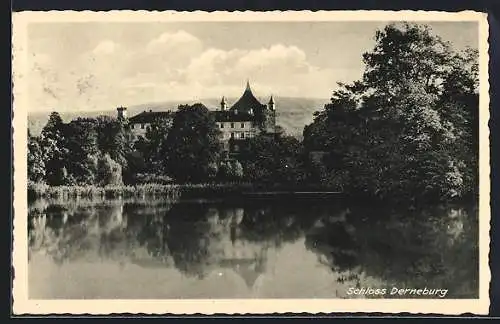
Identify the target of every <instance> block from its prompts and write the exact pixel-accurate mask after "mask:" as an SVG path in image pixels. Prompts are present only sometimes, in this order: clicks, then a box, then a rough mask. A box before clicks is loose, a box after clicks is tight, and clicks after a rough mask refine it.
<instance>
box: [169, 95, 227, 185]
mask: <svg viewBox="0 0 500 324" xmlns="http://www.w3.org/2000/svg"><path fill="white" fill-rule="evenodd" d="M219 133H220V131H219V130H218V128H217V125H216V123H215V120H214V118H213V116H212V115H211V114H210V112H209V110H208V109H207V108H206V107H205V106H203V105H202V104H194V105H192V106H188V105H185V106H180V107H179V110H178V112H177V113H176V115H175V117H174V119H173V122H172V128H171V129H170V131H169V132H168V135H167V139H166V141H165V142H164V145H163V147H162V150H163V152H166V165H165V167H166V170H168V173H169V174H170V176H171V177H173V178H174V179H175V180H176V181H180V182H202V181H207V180H208V179H209V178H210V177H211V176H212V175H213V170H212V169H213V165H215V164H217V163H218V159H219V156H220V154H221V150H222V146H221V143H220V141H219Z"/></svg>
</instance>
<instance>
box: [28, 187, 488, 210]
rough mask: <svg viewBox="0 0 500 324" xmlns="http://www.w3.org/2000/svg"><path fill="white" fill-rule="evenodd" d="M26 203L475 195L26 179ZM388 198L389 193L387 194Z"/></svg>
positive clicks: (374, 202)
mask: <svg viewBox="0 0 500 324" xmlns="http://www.w3.org/2000/svg"><path fill="white" fill-rule="evenodd" d="M27 196H28V203H29V202H31V201H36V200H40V199H48V200H53V199H55V200H59V201H74V200H79V199H85V200H94V199H96V200H98V199H165V200H172V201H177V200H199V199H202V200H213V199H224V200H225V199H244V200H247V199H251V200H279V199H300V200H308V199H312V200H314V199H317V200H330V199H331V200H337V199H343V200H352V201H354V202H360V201H362V203H363V204H371V205H379V204H382V205H383V204H390V205H394V206H398V205H400V206H406V207H407V208H410V209H411V208H416V207H417V206H423V205H437V204H447V203H455V202H464V201H471V202H474V201H476V202H477V199H478V197H474V196H464V197H457V198H456V199H450V200H437V199H428V200H412V201H408V200H398V199H397V196H398V195H397V193H395V195H394V197H395V198H394V199H379V198H377V197H370V196H368V195H366V194H363V193H347V192H340V191H336V190H332V189H331V188H321V187H318V186H307V185H302V186H298V185H297V186H294V185H280V184H276V185H264V184H255V183H203V184H155V183H148V184H136V185H118V186H106V187H98V186H75V185H72V186H49V185H46V184H39V183H38V184H37V183H30V184H28V187H27ZM391 198H392V197H391Z"/></svg>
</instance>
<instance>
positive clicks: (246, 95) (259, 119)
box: [117, 81, 276, 153]
mask: <svg viewBox="0 0 500 324" xmlns="http://www.w3.org/2000/svg"><path fill="white" fill-rule="evenodd" d="M117 112H118V119H122V120H127V122H128V125H129V127H130V129H131V131H132V133H133V134H134V138H135V139H138V138H139V137H141V136H142V137H144V136H145V135H146V132H147V129H148V128H149V127H151V124H152V123H153V122H154V121H155V120H159V119H163V120H165V122H171V121H172V119H173V116H174V112H170V111H160V112H158V111H155V112H153V111H151V110H150V111H143V112H141V113H140V114H138V115H135V116H133V117H130V118H128V119H127V109H126V108H124V107H119V108H117ZM211 113H212V114H213V116H214V119H215V121H216V123H217V127H219V130H220V131H221V141H222V143H223V144H224V150H225V151H226V152H228V153H238V152H239V151H240V149H241V147H242V146H243V145H244V144H245V142H246V140H247V139H249V138H252V137H254V136H256V135H258V134H260V133H269V134H273V133H275V131H276V130H275V127H276V107H275V102H274V98H273V96H271V97H270V99H269V102H268V103H267V104H263V103H261V102H260V101H259V100H258V99H257V98H256V97H255V96H254V94H253V92H252V89H251V87H250V83H249V82H248V81H247V85H246V88H245V91H244V92H243V95H242V96H241V97H240V98H239V99H238V100H237V101H236V102H235V103H234V104H233V105H232V106H231V107H229V108H228V105H227V101H226V98H225V97H222V100H221V102H220V108H219V109H217V110H212V111H211Z"/></svg>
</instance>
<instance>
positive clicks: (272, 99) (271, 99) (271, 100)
mask: <svg viewBox="0 0 500 324" xmlns="http://www.w3.org/2000/svg"><path fill="white" fill-rule="evenodd" d="M269 103H270V104H273V103H274V98H273V95H271V98H270V99H269Z"/></svg>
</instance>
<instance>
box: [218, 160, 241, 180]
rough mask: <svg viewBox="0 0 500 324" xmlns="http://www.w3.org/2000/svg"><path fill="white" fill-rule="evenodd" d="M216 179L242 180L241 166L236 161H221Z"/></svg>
mask: <svg viewBox="0 0 500 324" xmlns="http://www.w3.org/2000/svg"><path fill="white" fill-rule="evenodd" d="M218 177H219V178H220V179H222V180H239V179H241V178H243V166H242V165H241V163H240V162H239V161H238V160H226V161H223V162H221V164H220V166H219V168H218Z"/></svg>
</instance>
